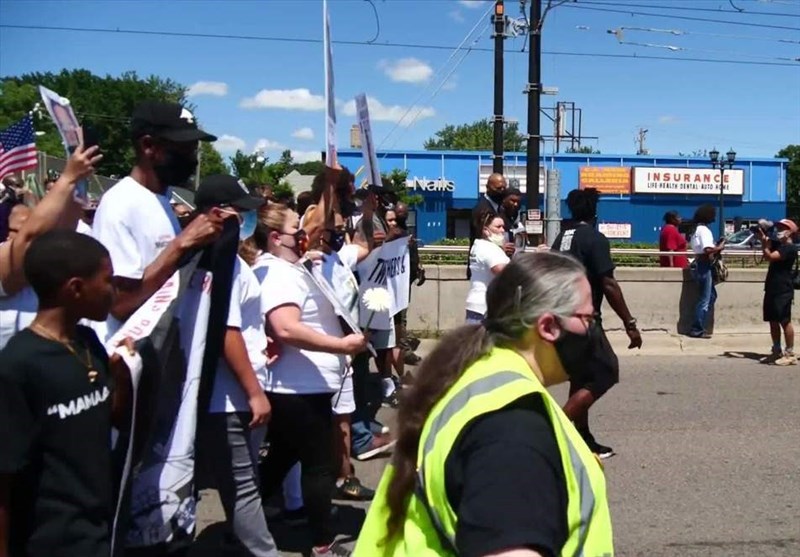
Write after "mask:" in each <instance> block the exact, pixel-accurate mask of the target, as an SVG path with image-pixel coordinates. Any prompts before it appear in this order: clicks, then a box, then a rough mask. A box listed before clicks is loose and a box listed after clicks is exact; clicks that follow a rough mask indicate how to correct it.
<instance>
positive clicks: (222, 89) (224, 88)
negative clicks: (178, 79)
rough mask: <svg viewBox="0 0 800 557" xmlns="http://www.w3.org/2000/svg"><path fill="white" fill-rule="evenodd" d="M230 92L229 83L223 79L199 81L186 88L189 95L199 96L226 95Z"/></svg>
mask: <svg viewBox="0 0 800 557" xmlns="http://www.w3.org/2000/svg"><path fill="white" fill-rule="evenodd" d="M227 94H228V84H227V83H223V82H221V81H198V82H197V83H193V84H192V85H190V86H189V89H187V90H186V96H187V97H197V96H199V95H211V96H212V97H224V96H225V95H227Z"/></svg>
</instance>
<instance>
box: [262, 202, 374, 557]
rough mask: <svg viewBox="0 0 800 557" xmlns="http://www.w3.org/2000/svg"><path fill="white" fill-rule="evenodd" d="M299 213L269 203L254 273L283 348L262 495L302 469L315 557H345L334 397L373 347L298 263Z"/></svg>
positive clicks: (273, 369) (272, 374)
mask: <svg viewBox="0 0 800 557" xmlns="http://www.w3.org/2000/svg"><path fill="white" fill-rule="evenodd" d="M298 224H299V217H298V215H297V213H295V212H293V211H290V210H289V209H287V208H286V207H284V206H282V205H277V204H270V205H269V206H268V207H267V208H266V210H263V211H262V213H261V215H260V223H259V225H260V226H262V227H263V228H265V229H266V230H262V232H263V233H259V234H256V236H255V239H256V240H257V241H259V240H260V242H262V244H261V245H258V246H257V247H258V248H259V249H260V250H261V251H262V252H263V253H262V254H261V255H259V256H258V258H257V259H256V263H255V265H254V266H253V271H254V272H255V274H256V276H257V277H259V279H260V280H261V288H262V291H263V292H264V295H265V297H266V299H267V300H268V303H267V307H266V310H265V311H266V319H267V331H268V333H269V335H270V336H271V337H272V338H273V339H275V341H276V343H277V356H278V358H277V360H276V361H275V362H274V363H273V364H271V365H270V366H269V371H268V377H267V387H266V388H267V392H268V394H269V400H270V403H271V405H272V420H271V422H270V428H269V433H268V439H269V441H270V449H269V453H268V455H267V457H266V458H265V459H264V461H263V462H262V463H261V483H262V496H263V497H265V498H266V497H269V496H271V495H272V493H274V492H275V491H277V489H278V488H279V487H280V486H281V484H282V482H283V479H284V477H285V476H286V473H287V472H288V471H289V469H290V468H291V467H292V466H293V465H294V464H295V463H296V462H297V461H298V460H299V461H300V463H301V464H302V478H301V483H302V488H303V500H304V502H305V507H306V511H307V513H308V521H309V526H310V528H311V534H312V544H313V548H312V555H316V556H320V555H345V554H347V553H343V551H344V550H343V549H342V548H341V547H340V546H338V545H337V544H336V543H334V535H333V532H332V530H331V524H330V522H331V516H330V511H331V495H332V492H333V486H334V480H335V478H334V473H333V471H334V455H333V443H332V441H331V439H332V436H333V417H332V414H331V396H332V395H333V394H334V393H336V392H338V391H339V389H340V388H341V386H342V375H343V372H344V366H345V356H346V355H349V354H357V353H359V352H361V351H363V350H364V349H365V348H366V339H365V338H364V336H363V335H361V334H350V335H345V334H344V333H343V331H342V327H341V325H340V324H339V319H338V317H337V316H336V313H335V312H334V309H333V306H332V305H331V303H330V302H329V301H328V300H327V298H325V296H324V295H323V294H322V292H321V291H320V290H319V288H317V286H316V285H315V284H314V282H313V281H312V280H311V278H310V277H309V275H308V274H307V272H306V270H305V269H304V268H302V267H301V266H298V265H296V263H297V261H298V260H299V259H300V257H301V256H302V255H303V245H304V243H305V240H306V238H305V233H304V232H303V230H302V229H298Z"/></svg>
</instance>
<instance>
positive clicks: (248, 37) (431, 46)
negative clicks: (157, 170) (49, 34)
mask: <svg viewBox="0 0 800 557" xmlns="http://www.w3.org/2000/svg"><path fill="white" fill-rule="evenodd" d="M563 7H578V6H572V5H571V4H565V5H564V6H563ZM583 9H595V8H583ZM600 11H606V10H600ZM624 13H630V12H624ZM644 15H653V14H644ZM656 15H657V14H656ZM666 17H671V16H666ZM0 29H27V30H37V31H71V32H80V33H121V34H129V35H150V36H164V37H183V38H200V39H237V40H252V41H272V42H290V43H309V44H320V43H322V39H310V38H297V37H269V36H258V35H231V34H213V33H184V32H177V31H145V30H140V29H119V28H117V29H102V28H91V27H56V26H47V25H9V24H0ZM798 30H800V29H798ZM332 42H333V43H334V44H341V45H348V46H379V47H388V48H407V49H423V50H453V49H454V48H455V47H453V46H448V45H435V44H420V43H390V42H382V43H378V42H374V43H370V42H365V41H343V40H334V41H332ZM470 50H471V51H473V52H493V50H492V49H491V48H484V47H473V48H471V49H470ZM507 53H508V54H523V53H522V52H519V51H511V50H509V51H508V52H507ZM525 54H527V53H525ZM542 54H546V55H548V56H575V57H586V58H620V59H625V58H628V59H634V58H635V59H642V60H672V61H683V62H709V63H721V64H734V65H746V66H785V67H797V65H796V64H792V63H787V62H754V61H748V60H724V59H723V60H719V59H714V58H684V57H681V58H674V57H669V56H640V55H636V54H609V53H599V52H562V51H552V50H551V51H545V50H543V51H542Z"/></svg>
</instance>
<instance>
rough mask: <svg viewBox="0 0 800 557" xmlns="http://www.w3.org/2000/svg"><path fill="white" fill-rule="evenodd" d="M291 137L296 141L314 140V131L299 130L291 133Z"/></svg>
mask: <svg viewBox="0 0 800 557" xmlns="http://www.w3.org/2000/svg"><path fill="white" fill-rule="evenodd" d="M292 137H294V138H297V139H308V140H311V139H314V130H312V129H311V128H300V129H299V130H294V131H293V132H292Z"/></svg>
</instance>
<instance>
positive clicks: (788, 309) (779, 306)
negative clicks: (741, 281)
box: [764, 290, 794, 323]
mask: <svg viewBox="0 0 800 557" xmlns="http://www.w3.org/2000/svg"><path fill="white" fill-rule="evenodd" d="M793 300H794V290H790V291H789V292H779V293H777V294H775V293H772V292H764V321H767V322H769V323H786V322H788V321H791V320H792V301H793Z"/></svg>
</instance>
